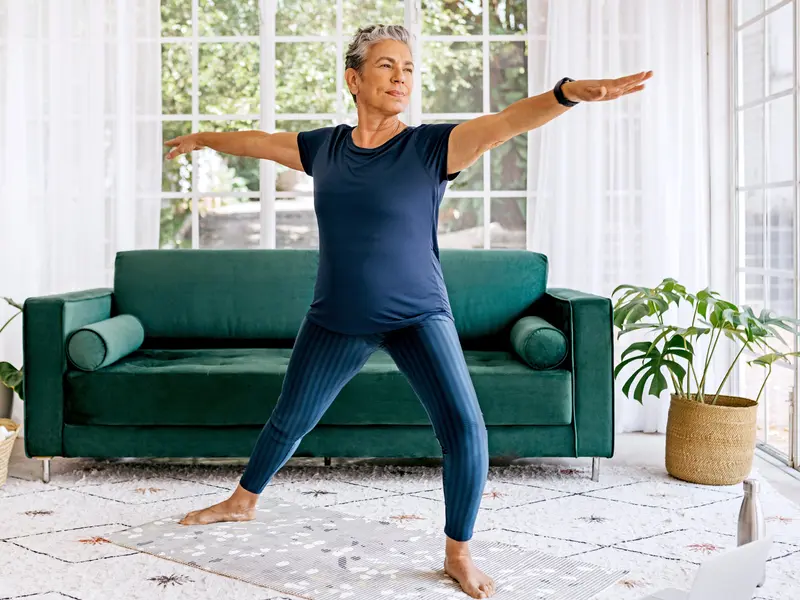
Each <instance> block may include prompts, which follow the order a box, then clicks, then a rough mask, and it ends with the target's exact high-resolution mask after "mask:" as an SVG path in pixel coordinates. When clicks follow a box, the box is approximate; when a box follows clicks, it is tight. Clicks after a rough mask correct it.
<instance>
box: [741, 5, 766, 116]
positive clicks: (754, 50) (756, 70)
mask: <svg viewBox="0 0 800 600" xmlns="http://www.w3.org/2000/svg"><path fill="white" fill-rule="evenodd" d="M764 65H765V57H764V19H760V20H759V21H756V22H755V23H753V24H752V25H750V26H748V27H746V28H745V29H743V30H742V31H741V32H739V98H738V100H739V104H746V103H748V102H751V101H752V100H757V99H759V98H763V97H764V68H765V67H764Z"/></svg>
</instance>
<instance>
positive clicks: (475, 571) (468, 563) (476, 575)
mask: <svg viewBox="0 0 800 600" xmlns="http://www.w3.org/2000/svg"><path fill="white" fill-rule="evenodd" d="M444 572H445V573H447V574H448V575H449V576H450V577H452V578H453V579H455V580H456V581H457V582H458V584H459V585H460V586H461V589H462V590H464V593H466V594H468V595H469V596H471V597H473V598H491V597H492V596H494V593H495V588H494V580H493V579H492V578H491V577H489V576H488V575H487V574H486V573H484V572H483V571H481V570H480V569H479V568H478V567H476V566H475V563H474V562H473V561H472V556H470V554H469V549H468V548H467V542H456V541H455V540H451V539H450V538H447V550H446V554H445V559H444Z"/></svg>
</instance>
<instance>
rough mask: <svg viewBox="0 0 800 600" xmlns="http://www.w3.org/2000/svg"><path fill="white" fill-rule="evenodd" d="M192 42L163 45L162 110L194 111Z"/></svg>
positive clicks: (175, 111)
mask: <svg viewBox="0 0 800 600" xmlns="http://www.w3.org/2000/svg"><path fill="white" fill-rule="evenodd" d="M191 49H192V45H191V44H162V45H161V112H162V113H163V114H166V115H176V114H181V115H186V114H191V112H192V60H191Z"/></svg>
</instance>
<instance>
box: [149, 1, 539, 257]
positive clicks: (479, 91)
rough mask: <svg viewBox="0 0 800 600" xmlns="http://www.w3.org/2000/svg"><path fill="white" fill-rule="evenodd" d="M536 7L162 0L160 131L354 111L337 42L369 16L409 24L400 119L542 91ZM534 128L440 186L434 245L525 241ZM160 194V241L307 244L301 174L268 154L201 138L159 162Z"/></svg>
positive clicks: (310, 227) (458, 116)
mask: <svg viewBox="0 0 800 600" xmlns="http://www.w3.org/2000/svg"><path fill="white" fill-rule="evenodd" d="M529 6H530V7H532V10H531V14H528V9H529ZM260 9H261V10H263V11H264V12H263V15H262V14H261V12H260ZM546 14H547V0H498V1H493V2H491V3H488V2H483V0H468V1H465V2H461V3H451V2H446V1H445V0H421V1H420V0H367V1H363V0H335V1H330V0H324V1H323V0H312V1H311V2H309V1H308V0H162V8H161V15H162V32H161V35H162V38H161V42H162V44H161V48H162V54H161V55H162V116H161V118H162V121H163V132H164V139H165V140H166V139H170V138H172V137H175V136H177V135H182V134H186V133H190V132H196V131H233V130H244V129H261V130H264V131H304V130H309V129H314V128H318V127H325V126H330V125H335V124H337V123H343V122H345V123H355V119H356V114H355V106H354V104H353V101H352V98H351V97H350V94H349V92H348V90H347V89H346V87H345V83H344V55H345V52H346V49H347V45H348V44H349V41H350V39H351V37H352V35H353V34H354V33H355V31H356V29H357V28H358V27H359V26H363V25H364V24H367V23H386V24H389V23H395V24H404V25H406V27H407V28H409V30H411V31H412V32H413V33H414V34H415V36H416V40H417V45H416V47H415V48H414V49H413V50H414V54H415V62H416V63H417V64H418V65H420V66H421V68H418V69H417V73H415V94H414V96H413V98H412V102H411V105H410V108H409V111H408V114H405V115H403V116H402V119H403V120H404V122H406V123H407V124H409V125H417V124H420V123H434V122H443V121H446V122H460V121H463V120H466V119H470V118H473V117H476V116H479V115H482V114H485V113H489V112H496V111H499V110H502V109H503V108H505V107H506V106H508V105H509V104H510V103H512V102H515V101H516V100H519V99H521V98H524V97H526V96H527V95H529V94H534V93H540V92H541V91H543V89H544V81H543V80H542V72H543V66H544V57H545V52H544V48H545V37H544V36H545V30H544V24H545V22H546ZM415 15H420V17H419V18H416V17H415ZM531 48H533V52H531ZM536 135H538V134H537V133H536V132H532V133H530V134H528V135H527V136H526V135H522V136H517V138H515V139H513V140H510V141H509V142H507V143H506V144H504V145H503V146H501V147H499V148H497V149H495V150H493V151H491V152H487V153H486V154H485V155H484V156H483V157H482V158H481V159H480V160H479V161H478V162H477V163H476V164H475V165H473V166H472V167H470V168H469V169H467V170H466V171H465V172H463V173H462V174H461V175H459V177H458V178H457V179H456V180H455V181H454V182H452V183H451V184H449V185H448V189H447V193H446V195H445V199H444V200H443V202H442V207H441V211H440V221H439V232H440V244H441V246H442V247H467V248H525V247H527V239H528V237H529V236H528V233H527V230H528V228H527V222H528V219H527V215H528V214H529V213H530V212H531V207H532V206H533V202H534V199H535V193H534V192H533V191H531V190H530V189H529V188H531V187H533V186H532V184H529V181H528V177H529V173H530V172H531V169H532V168H533V166H534V165H535V164H536V161H538V158H537V157H536V156H532V154H533V153H530V154H531V156H529V137H530V138H531V139H535V138H534V137H533V136H536ZM531 147H533V145H531ZM161 202H162V219H161V236H160V237H161V246H162V247H167V248H169V247H181V248H250V247H263V248H272V247H278V248H302V247H316V246H317V244H318V235H317V231H316V218H315V216H314V212H313V181H312V180H311V178H309V177H308V176H306V175H305V174H304V173H301V172H297V171H293V170H290V169H286V168H284V167H282V166H281V165H276V164H274V163H270V162H268V161H258V160H255V159H248V158H239V157H232V156H228V155H223V154H219V153H216V152H213V151H211V150H203V151H199V152H195V153H193V155H191V156H188V157H187V156H181V157H179V158H178V159H176V160H173V161H165V163H164V165H163V181H162V199H161Z"/></svg>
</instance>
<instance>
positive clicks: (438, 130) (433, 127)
mask: <svg viewBox="0 0 800 600" xmlns="http://www.w3.org/2000/svg"><path fill="white" fill-rule="evenodd" d="M457 125H458V124H457V123H436V124H429V125H419V126H418V127H417V139H416V142H415V146H416V148H417V154H419V158H420V160H421V161H422V164H423V165H424V166H425V168H426V169H427V170H428V172H429V173H430V174H431V177H433V178H434V180H435V181H437V182H440V183H441V182H442V181H445V180H447V181H453V179H455V178H456V177H457V176H458V174H459V173H460V171H456V172H455V173H451V174H450V175H448V174H447V145H448V143H449V141H450V133H451V132H452V131H453V129H454V128H455V127H456V126H457Z"/></svg>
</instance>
